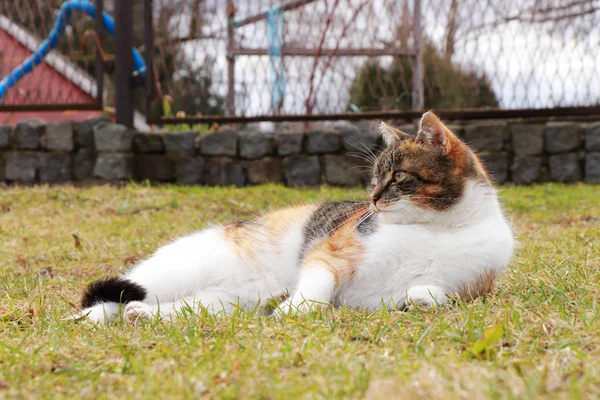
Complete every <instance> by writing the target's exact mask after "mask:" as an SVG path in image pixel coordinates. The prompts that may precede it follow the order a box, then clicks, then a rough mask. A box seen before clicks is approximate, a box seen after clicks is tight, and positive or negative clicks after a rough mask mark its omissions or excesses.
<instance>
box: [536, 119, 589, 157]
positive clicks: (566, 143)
mask: <svg viewBox="0 0 600 400" xmlns="http://www.w3.org/2000/svg"><path fill="white" fill-rule="evenodd" d="M544 140H545V143H546V151H547V152H548V153H564V152H567V151H572V150H577V149H578V148H579V146H580V144H581V129H580V127H579V125H578V124H576V123H574V122H549V123H547V124H546V128H545V129H544Z"/></svg>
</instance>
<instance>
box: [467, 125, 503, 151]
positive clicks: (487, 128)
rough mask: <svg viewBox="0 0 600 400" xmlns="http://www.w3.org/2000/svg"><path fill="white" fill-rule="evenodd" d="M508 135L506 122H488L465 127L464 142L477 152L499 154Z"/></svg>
mask: <svg viewBox="0 0 600 400" xmlns="http://www.w3.org/2000/svg"><path fill="white" fill-rule="evenodd" d="M507 135H508V129H507V124H506V122H502V121H500V122H497V121H488V122H478V123H473V124H469V125H466V126H465V140H466V142H467V143H468V144H469V146H471V147H472V148H474V149H475V150H477V151H479V152H500V151H502V150H503V148H504V140H505V139H506V137H507Z"/></svg>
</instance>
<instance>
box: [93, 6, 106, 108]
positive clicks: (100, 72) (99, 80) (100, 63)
mask: <svg viewBox="0 0 600 400" xmlns="http://www.w3.org/2000/svg"><path fill="white" fill-rule="evenodd" d="M103 11H104V0H96V21H95V28H96V36H97V37H98V42H97V43H102V42H103V39H104V24H103V23H102V13H103ZM97 47H98V46H96V85H97V89H96V101H97V102H98V103H99V104H101V105H102V104H104V59H103V58H102V53H101V51H100V49H99V48H97Z"/></svg>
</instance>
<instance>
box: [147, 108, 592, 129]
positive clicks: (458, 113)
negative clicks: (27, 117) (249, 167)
mask: <svg viewBox="0 0 600 400" xmlns="http://www.w3.org/2000/svg"><path fill="white" fill-rule="evenodd" d="M425 111H426V110H407V111H370V112H356V113H337V114H310V115H307V114H290V115H259V116H255V117H236V116H223V115H204V116H201V117H185V118H157V119H154V120H152V123H153V124H159V125H160V124H181V123H207V124H212V123H221V124H222V123H251V122H261V121H273V122H280V121H327V120H353V121H356V120H361V119H404V120H414V119H417V118H420V117H421V115H423V113H424V112H425ZM435 112H436V114H438V115H439V116H440V117H441V118H442V119H445V120H461V119H494V118H498V119H501V118H525V117H540V118H552V117H584V118H586V119H587V118H589V117H590V116H594V115H595V116H596V118H599V117H600V106H593V107H563V108H542V109H540V108H528V109H520V110H519V109H516V110H502V109H464V110H435Z"/></svg>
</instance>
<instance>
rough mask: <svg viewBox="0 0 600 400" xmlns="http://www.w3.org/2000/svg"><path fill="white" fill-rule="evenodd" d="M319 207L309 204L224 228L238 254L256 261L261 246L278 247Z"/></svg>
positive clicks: (226, 236) (227, 238)
mask: <svg viewBox="0 0 600 400" xmlns="http://www.w3.org/2000/svg"><path fill="white" fill-rule="evenodd" d="M317 207H318V206H317V205H314V204H309V205H305V206H299V207H290V208H284V209H281V210H277V211H274V212H272V213H269V214H266V215H264V216H263V217H260V218H257V219H255V220H253V221H250V222H248V223H245V224H235V223H234V224H228V225H225V226H224V227H223V231H224V235H225V239H226V240H228V241H229V242H230V243H231V244H232V247H233V250H234V251H235V252H236V254H237V255H238V256H240V257H242V258H244V259H248V260H253V261H256V260H257V259H258V255H259V254H258V251H260V245H261V244H262V243H264V241H269V242H270V243H271V245H273V246H278V243H277V240H278V239H280V238H281V236H282V235H284V234H285V233H286V232H288V231H289V230H290V229H291V228H292V227H294V226H295V225H296V224H298V223H299V221H301V220H302V219H304V218H307V217H308V215H310V213H312V212H313V211H314V210H315V209H316V208H317Z"/></svg>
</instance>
